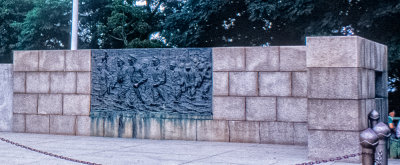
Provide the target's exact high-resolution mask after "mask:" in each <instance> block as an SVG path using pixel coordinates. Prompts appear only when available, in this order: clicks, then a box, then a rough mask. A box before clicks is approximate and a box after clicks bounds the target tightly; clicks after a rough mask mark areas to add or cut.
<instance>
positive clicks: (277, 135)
mask: <svg viewBox="0 0 400 165" xmlns="http://www.w3.org/2000/svg"><path fill="white" fill-rule="evenodd" d="M260 137H261V143H268V144H289V145H293V141H294V139H293V138H294V126H293V123H291V122H261V123H260Z"/></svg>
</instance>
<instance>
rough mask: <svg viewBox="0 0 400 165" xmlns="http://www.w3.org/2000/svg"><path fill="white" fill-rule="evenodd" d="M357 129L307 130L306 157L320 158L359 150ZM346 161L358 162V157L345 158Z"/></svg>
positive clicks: (333, 156)
mask: <svg viewBox="0 0 400 165" xmlns="http://www.w3.org/2000/svg"><path fill="white" fill-rule="evenodd" d="M359 139H360V132H359V131H319V130H309V136H308V158H309V159H313V160H321V159H326V158H335V157H337V156H338V154H339V155H343V154H344V155H345V154H352V153H359V152H361V145H360V140H359ZM345 161H346V162H353V163H360V157H354V158H350V159H345Z"/></svg>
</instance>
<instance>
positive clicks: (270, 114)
mask: <svg viewBox="0 0 400 165" xmlns="http://www.w3.org/2000/svg"><path fill="white" fill-rule="evenodd" d="M246 120H249V121H275V120H276V98H275V97H248V98H246Z"/></svg>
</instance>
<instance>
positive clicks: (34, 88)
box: [26, 72, 50, 93]
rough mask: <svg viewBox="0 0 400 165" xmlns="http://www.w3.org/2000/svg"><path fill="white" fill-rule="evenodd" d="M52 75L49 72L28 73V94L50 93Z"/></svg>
mask: <svg viewBox="0 0 400 165" xmlns="http://www.w3.org/2000/svg"><path fill="white" fill-rule="evenodd" d="M49 90H50V73H49V72H26V92H27V93H49Z"/></svg>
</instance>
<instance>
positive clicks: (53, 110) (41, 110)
mask: <svg viewBox="0 0 400 165" xmlns="http://www.w3.org/2000/svg"><path fill="white" fill-rule="evenodd" d="M62 108H63V107H62V95H61V94H39V102H38V114H43V115H46V114H52V115H61V114H62Z"/></svg>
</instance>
